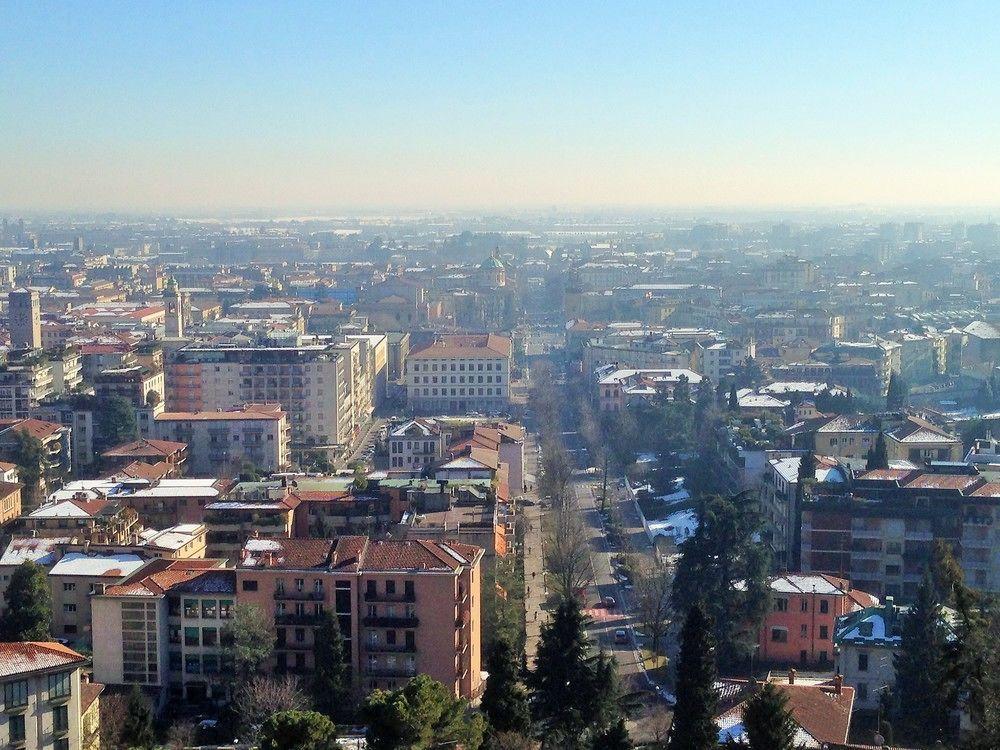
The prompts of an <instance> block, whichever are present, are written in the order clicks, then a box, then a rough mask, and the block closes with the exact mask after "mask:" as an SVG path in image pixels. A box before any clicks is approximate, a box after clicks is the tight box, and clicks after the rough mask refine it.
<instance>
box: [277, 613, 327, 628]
mask: <svg viewBox="0 0 1000 750" xmlns="http://www.w3.org/2000/svg"><path fill="white" fill-rule="evenodd" d="M322 618H323V615H316V614H303V615H296V614H287V613H286V614H283V615H275V616H274V622H275V624H277V625H312V626H315V625H319V624H320V622H321V620H322Z"/></svg>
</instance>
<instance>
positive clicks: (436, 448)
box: [389, 418, 446, 470]
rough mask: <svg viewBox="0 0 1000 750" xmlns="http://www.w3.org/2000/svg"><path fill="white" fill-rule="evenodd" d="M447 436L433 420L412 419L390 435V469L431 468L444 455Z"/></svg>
mask: <svg viewBox="0 0 1000 750" xmlns="http://www.w3.org/2000/svg"><path fill="white" fill-rule="evenodd" d="M445 440H446V436H445V434H444V433H442V431H441V425H440V424H439V423H438V422H437V421H435V420H433V419H420V418H418V419H411V420H410V421H409V422H405V423H403V424H401V425H400V426H399V427H397V428H396V429H394V430H393V431H392V432H390V433H389V469H390V470H391V469H397V470H399V469H403V470H413V469H420V468H421V467H424V466H429V465H431V464H433V463H435V462H436V461H438V460H439V459H440V458H441V457H442V456H443V455H444V448H445Z"/></svg>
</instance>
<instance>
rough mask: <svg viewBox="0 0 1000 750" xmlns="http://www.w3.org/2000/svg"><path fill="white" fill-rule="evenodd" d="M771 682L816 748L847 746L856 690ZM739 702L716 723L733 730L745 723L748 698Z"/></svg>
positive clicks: (793, 717)
mask: <svg viewBox="0 0 1000 750" xmlns="http://www.w3.org/2000/svg"><path fill="white" fill-rule="evenodd" d="M771 682H772V684H773V685H774V686H775V687H776V688H777V689H778V690H780V691H781V692H782V693H783V694H784V695H785V697H786V698H787V699H788V702H787V704H786V708H787V709H788V710H789V711H790V712H791V714H792V719H793V720H794V721H795V723H796V724H797V725H798V726H799V727H801V729H802V731H803V732H805V733H806V734H807V735H809V736H810V737H812V738H813V739H814V740H815V741H816V743H817V746H818V745H821V744H823V743H831V744H843V743H845V742H847V732H848V729H849V728H850V725H851V714H852V712H853V709H854V688H852V687H848V686H846V685H845V686H844V687H842V688H841V691H840V693H837V692H836V690H835V689H834V687H833V686H832V685H816V684H811V685H810V684H802V683H796V684H794V685H789V684H788V683H787V682H778V681H775V680H772V681H771ZM758 689H759V686H758ZM753 692H754V693H756V692H757V690H754V691H753ZM740 698H741V702H740V703H738V704H737V705H735V706H733V707H732V708H730V709H728V710H727V711H724V712H723V713H722V714H721V715H720V716H719V718H718V719H717V720H716V721H717V723H718V724H719V725H720V726H723V727H733V726H734V725H735V724H738V723H739V722H741V721H742V716H743V710H744V709H745V708H746V705H747V701H748V700H749V696H748V695H747V696H745V699H744V695H743V694H741V695H740Z"/></svg>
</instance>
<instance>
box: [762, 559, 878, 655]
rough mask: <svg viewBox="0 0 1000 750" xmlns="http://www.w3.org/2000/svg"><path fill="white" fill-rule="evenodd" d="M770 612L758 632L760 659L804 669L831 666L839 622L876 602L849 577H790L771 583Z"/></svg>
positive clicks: (772, 580) (876, 602) (792, 574)
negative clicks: (850, 613) (852, 582)
mask: <svg viewBox="0 0 1000 750" xmlns="http://www.w3.org/2000/svg"><path fill="white" fill-rule="evenodd" d="M771 598H772V606H771V611H770V612H768V613H767V614H766V615H765V616H764V622H763V623H762V624H761V626H760V629H759V630H758V634H757V645H758V652H757V657H758V658H759V659H760V660H761V662H762V663H765V664H786V665H787V664H797V665H799V666H800V667H819V666H824V667H825V666H829V665H830V664H832V663H833V660H834V656H835V651H834V642H833V638H834V632H835V630H836V624H837V618H838V617H840V616H842V615H845V614H847V613H849V612H855V611H857V610H859V609H862V608H864V607H870V606H873V605H876V604H878V599H876V598H875V597H873V596H871V595H870V594H867V593H865V592H864V591H859V590H857V589H854V588H852V587H851V582H850V581H848V580H847V579H845V578H837V577H835V576H831V575H822V574H819V575H815V574H814V575H808V574H797V573H787V574H785V575H780V576H775V577H774V578H772V579H771Z"/></svg>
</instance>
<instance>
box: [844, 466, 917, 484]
mask: <svg viewBox="0 0 1000 750" xmlns="http://www.w3.org/2000/svg"><path fill="white" fill-rule="evenodd" d="M912 473H913V469H872V470H870V471H865V472H862V473H861V474H858V476H857V477H855V478H856V479H871V480H874V481H880V482H897V481H902V480H904V479H906V478H907V477H908V476H910V474H912Z"/></svg>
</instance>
